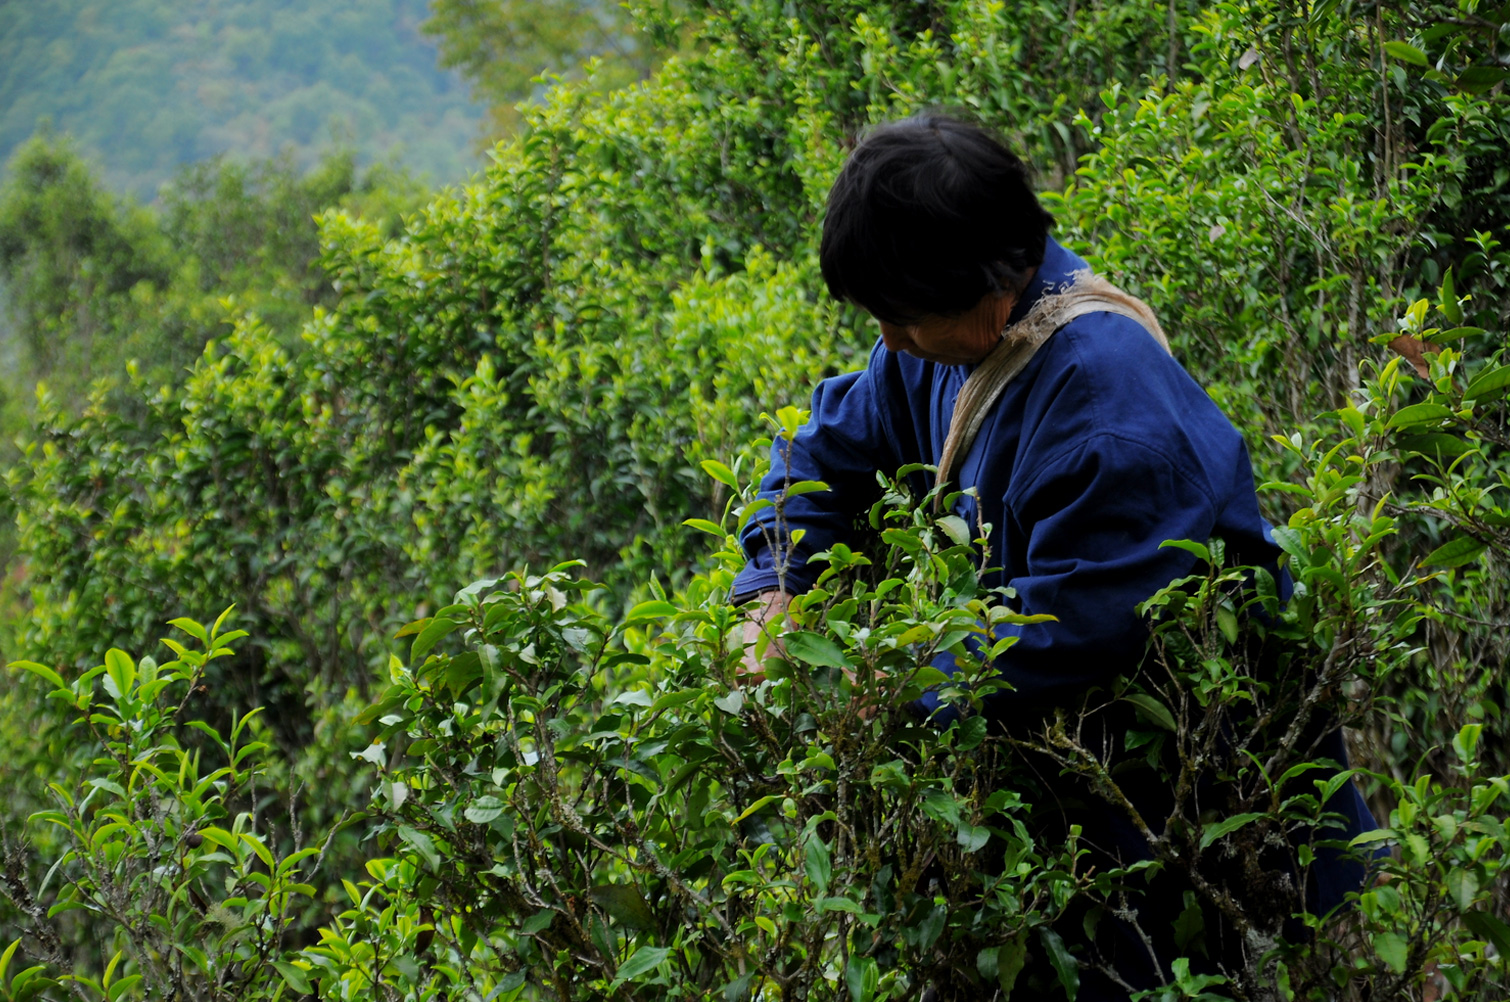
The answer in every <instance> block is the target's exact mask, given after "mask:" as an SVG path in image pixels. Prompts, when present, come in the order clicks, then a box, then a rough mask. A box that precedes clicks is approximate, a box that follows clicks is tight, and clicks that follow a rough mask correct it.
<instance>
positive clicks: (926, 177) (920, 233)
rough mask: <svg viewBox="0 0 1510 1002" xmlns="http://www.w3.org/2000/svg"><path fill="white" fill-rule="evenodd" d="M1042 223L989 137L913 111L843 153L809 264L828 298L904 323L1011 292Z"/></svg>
mask: <svg viewBox="0 0 1510 1002" xmlns="http://www.w3.org/2000/svg"><path fill="white" fill-rule="evenodd" d="M1053 225H1054V217H1053V216H1051V215H1049V213H1048V212H1046V211H1045V210H1044V209H1043V207H1042V206H1040V205H1039V204H1038V199H1037V198H1036V197H1034V195H1033V189H1032V187H1031V186H1030V185H1029V184H1028V172H1027V168H1026V167H1025V166H1024V165H1023V162H1022V161H1021V160H1019V159H1018V158H1017V157H1016V156H1015V155H1013V153H1012V151H1011V150H1009V149H1007V147H1006V145H1005V144H1004V143H1002V141H1001V140H999V139H997V138H996V137H995V136H993V135H992V134H991V133H989V132H987V131H986V130H985V129H983V128H980V127H979V126H976V125H971V124H968V123H966V122H962V121H959V120H958V119H954V118H950V117H949V116H947V115H943V114H937V113H929V114H922V115H915V116H913V117H912V118H904V119H902V120H901V121H898V122H889V123H887V124H885V125H882V126H880V127H878V128H877V129H875V130H874V131H873V132H871V133H870V134H869V135H868V136H866V137H865V138H864V139H863V140H861V142H860V144H859V146H857V147H856V148H855V151H854V152H853V153H851V154H850V157H849V160H848V162H847V163H845V165H844V169H843V170H841V171H840V172H839V179H838V180H837V181H835V182H834V187H833V190H832V191H830V192H829V194H828V214H827V216H826V217H825V218H824V221H823V243H822V246H821V248H820V249H819V260H820V262H821V264H822V266H823V280H824V282H826V283H827V284H828V291H829V292H830V293H832V294H833V296H834V298H835V299H844V300H849V301H850V302H852V303H855V304H857V305H859V306H861V307H863V308H864V309H866V310H867V311H869V312H870V313H871V314H873V315H874V316H876V317H878V318H880V319H882V320H885V321H887V322H889V323H911V322H914V321H916V320H917V319H919V318H920V317H923V316H928V315H935V316H954V315H957V314H960V313H963V312H964V311H966V310H968V309H969V308H970V307H972V306H974V305H975V304H976V303H978V302H980V299H981V297H982V296H984V295H986V293H988V292H993V291H996V292H999V291H1006V290H1012V291H1019V290H1021V288H1022V287H1023V285H1024V284H1025V283H1026V282H1027V279H1028V276H1029V274H1030V272H1031V271H1032V269H1034V268H1036V267H1037V266H1038V265H1039V264H1041V263H1042V262H1043V247H1044V241H1045V240H1046V239H1047V237H1048V231H1049V227H1051V226H1053Z"/></svg>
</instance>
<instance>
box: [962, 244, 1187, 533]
mask: <svg viewBox="0 0 1510 1002" xmlns="http://www.w3.org/2000/svg"><path fill="white" fill-rule="evenodd" d="M1102 312H1105V313H1116V314H1119V315H1121V316H1124V317H1127V318H1129V319H1130V320H1136V321H1137V322H1138V323H1139V324H1141V325H1142V326H1143V328H1144V329H1145V330H1147V331H1148V333H1149V334H1151V335H1153V338H1154V340H1155V341H1158V342H1159V344H1160V345H1162V346H1163V348H1164V350H1165V351H1169V339H1168V338H1166V337H1165V336H1164V328H1162V327H1160V326H1159V320H1158V318H1157V317H1155V316H1154V314H1153V310H1151V309H1149V308H1148V304H1147V303H1145V302H1143V300H1141V299H1138V298H1137V297H1136V296H1130V295H1128V294H1127V293H1125V292H1123V291H1122V290H1121V289H1119V288H1117V287H1116V286H1115V285H1112V284H1111V283H1110V282H1108V281H1106V279H1104V278H1098V277H1097V276H1095V275H1093V274H1091V273H1090V272H1089V271H1077V272H1075V273H1074V274H1073V275H1072V276H1071V277H1070V284H1069V285H1068V286H1066V287H1064V288H1063V289H1060V290H1058V291H1057V292H1050V293H1047V294H1045V295H1044V296H1043V297H1042V298H1041V299H1039V300H1038V302H1036V303H1034V304H1033V308H1032V309H1031V310H1029V311H1028V314H1027V316H1025V317H1023V318H1022V319H1021V320H1019V321H1018V322H1017V323H1015V324H1013V325H1012V326H1011V327H1008V328H1007V329H1006V330H1004V331H1002V334H1001V343H1000V344H998V345H997V346H996V347H995V348H993V349H991V354H989V355H987V356H986V357H985V360H984V361H982V362H981V363H980V365H978V366H976V367H975V371H974V372H972V373H970V377H969V378H968V379H966V380H965V385H964V386H962V387H960V391H959V396H958V397H956V398H955V401H954V417H953V419H952V420H951V421H950V422H949V435H948V437H947V438H946V439H945V440H944V451H943V453H942V454H941V455H940V456H939V461H938V484H939V486H943V485H944V484H945V483H947V482H948V481H949V480H951V479H952V478H953V477H954V467H955V465H956V464H957V463H959V462H960V461H961V460H963V459H964V457H965V456H966V455H967V454H968V453H969V452H970V446H971V445H972V444H973V443H974V442H975V436H976V434H977V433H978V432H979V431H980V427H981V425H982V424H984V423H985V420H986V415H987V414H988V413H990V411H991V408H992V406H993V405H995V403H996V401H997V400H998V399H1000V398H1001V394H1002V391H1003V390H1005V389H1006V388H1007V384H1008V383H1010V382H1011V381H1012V380H1013V379H1015V378H1016V377H1017V374H1018V373H1020V372H1021V371H1022V370H1023V369H1024V368H1025V367H1026V366H1027V364H1028V362H1030V361H1031V360H1032V358H1033V356H1034V355H1035V354H1037V352H1038V349H1039V348H1041V347H1043V345H1044V343H1045V342H1047V341H1048V339H1049V337H1050V336H1051V335H1052V334H1053V333H1054V332H1055V331H1057V330H1059V328H1061V327H1063V326H1064V325H1065V324H1067V323H1069V322H1070V321H1071V320H1074V319H1075V318H1076V317H1081V316H1084V315H1085V314H1087V313H1102ZM942 497H943V494H942V493H940V494H939V495H938V496H937V497H935V498H934V505H935V506H937V505H938V504H939V499H940V498H942Z"/></svg>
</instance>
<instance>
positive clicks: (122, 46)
mask: <svg viewBox="0 0 1510 1002" xmlns="http://www.w3.org/2000/svg"><path fill="white" fill-rule="evenodd" d="M426 17H427V8H426V4H425V0H309V2H297V3H296V2H292V0H205V2H203V3H195V4H170V3H166V2H163V0H117V2H114V3H106V2H104V0H48V2H47V3H36V2H33V0H4V2H0V162H4V161H8V160H9V159H10V157H11V155H12V153H13V152H14V151H15V150H16V148H17V147H19V146H20V144H21V143H22V142H24V141H25V140H26V138H27V137H28V136H30V135H32V134H33V132H34V131H36V129H37V127H38V125H39V123H44V122H50V124H51V126H52V127H53V128H54V129H56V130H57V131H60V132H66V133H68V134H70V135H72V136H73V137H74V138H75V140H76V141H77V143H78V147H79V149H80V151H81V152H82V153H83V154H84V155H85V156H86V157H88V158H89V159H91V160H93V161H95V162H97V163H99V164H101V165H102V166H103V168H104V174H105V180H106V182H107V184H108V186H109V187H110V188H112V189H114V190H116V191H121V192H129V193H131V194H134V195H136V196H137V197H139V198H143V199H151V198H153V197H154V196H155V195H156V194H157V190H158V187H159V185H161V184H162V183H163V182H164V181H166V180H168V179H169V178H170V177H171V176H172V175H173V174H174V172H175V171H176V170H177V168H178V167H180V166H181V165H183V164H186V163H191V162H194V161H198V160H203V159H205V158H207V157H211V156H214V155H216V154H220V153H226V152H230V153H233V154H235V155H237V156H240V157H252V158H268V157H272V156H274V155H276V154H278V153H280V152H284V151H291V152H292V154H293V157H294V161H295V162H296V163H297V164H299V165H300V166H309V165H311V164H313V163H314V162H315V161H316V160H317V159H318V158H319V156H320V155H321V153H322V152H326V151H328V150H329V149H330V148H331V147H332V146H334V145H343V146H347V147H350V148H352V149H353V150H354V151H355V152H356V153H357V154H358V156H359V158H360V159H361V160H363V161H368V162H370V161H376V160H384V159H389V158H391V159H393V160H394V161H396V162H397V163H399V164H401V165H403V166H405V167H407V168H409V169H410V170H412V171H415V172H418V173H419V174H421V175H425V176H427V177H428V179H429V180H431V181H433V182H448V181H455V180H459V179H461V178H462V177H464V176H465V175H466V174H467V173H468V172H469V171H471V170H472V169H473V168H474V167H475V166H476V158H475V156H474V155H473V153H472V147H473V144H474V141H475V136H476V134H477V129H478V123H479V121H480V120H481V117H482V111H481V109H480V108H478V107H476V106H474V105H473V103H472V102H471V101H470V99H469V97H468V93H467V86H466V84H465V83H464V82H463V81H462V79H461V77H460V76H459V75H457V74H456V73H454V72H451V71H447V70H443V69H440V68H439V67H438V65H437V59H436V47H435V43H434V41H433V40H432V39H430V38H429V37H427V36H426V35H424V34H423V33H422V32H421V30H420V25H421V24H422V22H423V21H424V20H425V18H426Z"/></svg>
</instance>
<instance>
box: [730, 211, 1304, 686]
mask: <svg viewBox="0 0 1510 1002" xmlns="http://www.w3.org/2000/svg"><path fill="white" fill-rule="evenodd" d="M1086 267H1087V265H1086V263H1085V262H1084V261H1083V260H1081V259H1080V258H1079V257H1077V256H1076V255H1074V254H1072V253H1071V252H1069V251H1068V250H1066V249H1064V248H1063V247H1061V246H1060V245H1059V244H1058V243H1056V242H1055V241H1054V240H1052V239H1050V240H1049V242H1048V246H1047V248H1046V249H1045V253H1044V260H1043V264H1042V265H1041V266H1040V267H1039V269H1038V273H1037V275H1036V276H1035V278H1034V281H1033V283H1032V285H1031V287H1030V288H1029V289H1028V290H1027V291H1026V293H1025V294H1024V295H1023V296H1022V298H1021V301H1020V302H1019V303H1018V304H1017V306H1016V308H1015V310H1014V312H1013V316H1012V320H1013V321H1014V322H1015V321H1016V320H1017V319H1019V318H1021V316H1022V315H1024V314H1025V313H1026V312H1027V311H1028V310H1029V309H1030V308H1031V307H1032V305H1033V303H1034V302H1036V301H1037V300H1038V299H1039V297H1041V296H1042V295H1043V294H1044V292H1045V291H1047V290H1049V289H1051V288H1055V287H1058V286H1060V285H1062V284H1064V283H1066V282H1068V281H1069V279H1070V275H1071V273H1072V272H1074V271H1076V270H1079V269H1083V268H1086ZM969 374H970V372H969V368H968V367H967V366H958V365H941V364H938V363H934V362H925V361H922V360H921V359H917V358H914V357H912V356H910V355H906V354H901V353H897V352H891V351H887V350H886V348H885V347H883V346H882V345H881V344H879V343H878V344H877V345H876V347H875V349H874V350H873V351H872V352H871V356H870V364H869V365H868V366H867V367H866V368H865V369H864V370H862V371H860V372H852V373H846V374H845V375H842V376H836V377H834V378H832V379H826V380H824V381H823V382H822V383H821V384H819V386H818V389H817V391H816V392H815V393H814V394H813V404H812V419H811V420H810V421H809V423H808V424H807V425H806V426H805V427H804V428H803V429H802V430H801V432H800V433H799V434H798V436H797V439H796V441H795V443H794V444H793V447H792V450H791V458H790V469H788V464H787V461H786V458H785V457H784V456H783V455H782V450H781V449H779V448H778V449H776V450H773V462H772V468H771V472H770V474H769V475H768V476H767V477H766V479H765V481H764V482H763V484H762V496H763V497H771V498H774V497H776V496H777V495H779V493H780V489H781V485H782V483H783V482H785V480H786V478H787V477H788V476H790V478H791V479H792V480H821V481H824V482H825V483H827V484H829V485H830V487H831V488H832V490H831V491H828V492H822V493H813V494H804V495H800V496H798V497H795V498H791V499H789V500H788V501H787V503H786V519H787V522H788V524H789V526H790V527H791V528H794V529H795V528H801V529H805V530H807V533H806V536H805V537H804V538H803V540H802V543H801V546H800V547H799V550H798V552H797V553H795V554H794V555H793V559H792V566H791V567H790V569H789V571H788V574H787V578H788V580H787V590H788V591H792V592H800V591H804V590H806V589H807V588H808V587H810V586H811V585H812V582H813V580H814V579H815V578H816V577H817V574H818V572H819V570H821V568H818V567H813V568H809V567H807V566H806V563H805V558H806V556H807V555H808V554H811V553H816V552H819V551H821V550H824V549H827V548H828V547H829V546H830V545H831V544H833V543H834V542H835V541H842V540H845V539H847V538H848V535H849V531H850V528H851V525H852V523H853V521H854V518H855V515H856V513H857V512H859V511H863V510H864V509H865V508H866V507H868V506H869V504H870V503H871V502H872V501H873V500H874V499H875V497H876V492H877V487H876V478H875V474H876V471H877V470H880V471H882V472H885V473H888V474H889V473H894V472H895V471H896V470H897V469H898V468H899V467H901V466H903V465H904V464H908V463H930V464H931V463H934V462H936V460H937V459H938V456H939V453H940V452H941V450H942V448H943V444H944V438H945V436H946V435H947V434H948V431H949V420H950V417H951V416H952V415H953V412H954V400H955V397H956V395H957V394H958V392H959V389H960V387H961V386H962V385H963V384H964V382H965V379H966V377H967V376H969ZM956 480H957V481H958V484H959V486H962V487H974V488H975V490H976V494H977V496H978V497H979V499H980V504H981V505H982V506H983V507H984V508H985V511H984V512H983V513H982V514H983V515H984V517H985V521H986V522H988V523H990V525H991V534H990V537H989V539H990V545H991V564H992V565H993V566H998V567H1000V568H1001V570H1000V571H999V572H998V573H999V577H998V578H997V579H996V580H989V581H987V582H986V584H987V585H988V586H991V585H999V584H1006V585H1010V586H1011V587H1012V588H1013V589H1014V590H1015V592H1016V595H1017V599H1016V601H1017V608H1018V611H1019V612H1022V613H1026V614H1030V615H1031V614H1040V613H1048V614H1050V615H1053V616H1056V617H1058V621H1057V622H1055V623H1047V624H1040V625H1034V626H1029V627H1012V628H1011V629H1012V630H1014V631H1020V634H1021V635H1020V638H1019V640H1018V642H1017V643H1016V645H1014V646H1013V647H1012V648H1011V649H1010V650H1009V651H1008V652H1007V654H1006V655H1005V656H1004V658H1003V659H1002V663H1001V665H1000V667H1001V669H1002V673H1003V675H1004V676H1005V678H1006V679H1007V681H1009V682H1010V683H1011V684H1012V686H1013V687H1014V689H1015V693H1016V695H1017V696H1019V697H1029V698H1031V697H1041V696H1052V694H1053V691H1054V690H1069V689H1079V688H1082V687H1083V686H1084V685H1086V684H1088V683H1094V682H1097V681H1103V680H1105V679H1107V678H1109V677H1111V676H1112V675H1115V674H1117V673H1118V672H1120V671H1125V670H1127V669H1128V668H1129V667H1131V665H1130V664H1129V661H1136V660H1137V658H1138V657H1140V656H1141V654H1142V652H1143V648H1144V642H1145V639H1146V632H1145V630H1144V628H1143V625H1142V623H1141V621H1140V619H1139V617H1138V615H1137V613H1136V611H1135V607H1136V606H1137V604H1138V603H1139V602H1141V601H1143V600H1144V599H1146V598H1148V597H1149V596H1150V595H1152V594H1153V593H1154V592H1155V591H1157V590H1158V589H1160V588H1162V587H1164V586H1165V585H1167V584H1168V583H1169V582H1170V581H1171V580H1173V579H1174V578H1176V577H1179V576H1181V575H1184V574H1188V573H1190V571H1191V570H1192V568H1193V565H1194V561H1195V558H1194V557H1193V556H1191V555H1190V554H1189V553H1187V552H1185V551H1183V550H1179V549H1175V548H1173V547H1166V548H1164V549H1160V548H1159V544H1160V543H1161V542H1163V541H1164V540H1166V539H1194V540H1200V541H1204V540H1206V539H1207V538H1209V537H1211V536H1220V537H1221V538H1222V539H1224V540H1226V542H1227V545H1228V549H1229V552H1230V554H1231V555H1232V557H1233V558H1234V559H1235V560H1237V561H1240V562H1243V563H1249V564H1271V563H1273V561H1274V560H1275V558H1276V557H1277V556H1278V553H1279V550H1278V549H1277V548H1276V547H1275V546H1274V544H1273V542H1272V540H1271V538H1270V536H1269V526H1268V525H1267V524H1266V523H1265V522H1264V520H1263V518H1262V517H1261V516H1260V515H1259V512H1258V502H1257V499H1256V498H1255V496H1254V491H1253V471H1252V466H1251V464H1250V462H1249V459H1248V450H1247V447H1246V446H1245V445H1244V443H1243V439H1242V436H1241V435H1239V434H1238V432H1237V430H1236V429H1235V428H1233V427H1232V423H1231V422H1230V421H1228V420H1227V418H1226V416H1225V415H1223V414H1222V412H1221V411H1220V410H1218V409H1217V407H1216V405H1215V404H1214V403H1212V401H1211V398H1210V397H1208V396H1207V395H1206V393H1205V391H1203V390H1202V389H1201V388H1200V387H1199V386H1198V385H1196V383H1195V381H1194V380H1193V379H1191V378H1190V376H1189V375H1188V374H1187V373H1186V372H1185V370H1184V369H1183V368H1181V367H1180V364H1179V363H1178V362H1176V361H1175V360H1174V359H1173V358H1171V357H1170V355H1169V354H1168V353H1167V352H1166V351H1165V350H1164V349H1163V348H1162V347H1161V346H1160V345H1159V343H1158V342H1157V341H1155V340H1154V339H1153V337H1152V336H1151V335H1149V333H1148V332H1147V331H1145V330H1144V329H1143V328H1142V327H1141V326H1140V325H1138V323H1136V322H1135V321H1133V320H1129V319H1127V318H1126V317H1122V316H1119V315H1116V314H1111V313H1093V314H1089V315H1087V316H1083V317H1080V318H1079V319H1077V320H1074V321H1072V322H1071V323H1069V324H1067V325H1066V326H1065V327H1064V328H1062V329H1061V330H1060V331H1059V332H1058V333H1056V334H1054V335H1053V336H1052V337H1051V338H1049V340H1048V342H1047V343H1046V344H1045V345H1044V346H1043V348H1041V349H1040V350H1039V352H1038V353H1037V355H1035V356H1034V358H1033V359H1032V361H1030V362H1029V363H1028V366H1027V368H1026V369H1024V370H1023V372H1022V373H1021V374H1020V375H1019V376H1018V377H1017V378H1016V379H1015V380H1014V381H1013V382H1012V383H1011V384H1009V385H1008V387H1007V389H1006V391H1005V393H1003V395H1002V397H1001V399H1000V400H999V401H998V402H997V404H996V406H995V407H994V408H993V410H992V413H990V414H989V415H988V416H987V418H986V421H985V423H984V424H983V425H982V427H981V430H980V433H979V434H978V435H977V437H976V439H975V442H974V444H973V446H972V447H971V449H970V451H969V453H968V454H967V455H965V456H964V457H963V459H962V460H961V461H960V463H959V465H958V473H957V476H956ZM957 510H958V512H959V514H961V515H962V516H963V517H964V518H965V521H966V523H967V524H968V525H971V526H974V525H975V524H976V512H975V502H974V501H973V500H972V499H970V498H968V497H967V498H964V499H962V501H961V503H960V506H959V508H958V509H957ZM773 517H774V513H773V512H772V511H771V510H770V509H767V510H766V511H764V512H762V513H760V515H759V516H757V518H756V519H753V520H752V521H751V524H750V526H749V527H747V529H746V531H745V534H744V544H745V547H746V551H747V553H748V554H749V557H750V562H749V564H748V566H746V568H745V569H744V571H743V572H742V573H741V574H740V575H739V576H738V578H737V579H736V582H735V586H734V593H735V594H736V595H743V594H748V593H752V592H756V591H762V590H766V589H769V588H774V587H776V586H777V574H776V570H775V557H774V555H773V554H772V553H771V552H770V550H769V549H768V548H767V546H766V543H765V532H764V530H763V527H764V526H768V525H769V522H770V520H771V518H773ZM762 519H763V521H762ZM941 666H945V665H944V664H943V662H941ZM933 705H935V704H930V705H929V709H932V706H933Z"/></svg>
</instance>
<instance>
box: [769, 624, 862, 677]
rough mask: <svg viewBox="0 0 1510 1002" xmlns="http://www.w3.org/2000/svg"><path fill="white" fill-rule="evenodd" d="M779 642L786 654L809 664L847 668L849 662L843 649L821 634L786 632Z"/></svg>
mask: <svg viewBox="0 0 1510 1002" xmlns="http://www.w3.org/2000/svg"><path fill="white" fill-rule="evenodd" d="M781 644H782V646H783V647H784V648H786V652H787V654H789V655H791V656H792V657H794V658H796V659H797V660H798V661H802V662H805V663H807V664H810V665H817V666H821V667H826V668H847V667H849V664H850V662H849V659H848V658H846V657H845V656H844V649H843V648H841V647H840V646H839V645H838V644H837V643H835V642H834V641H833V640H832V639H830V638H829V637H825V636H823V635H822V634H818V633H811V632H809V631H806V630H802V631H798V632H796V633H788V634H786V635H785V636H784V637H782V638H781Z"/></svg>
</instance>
